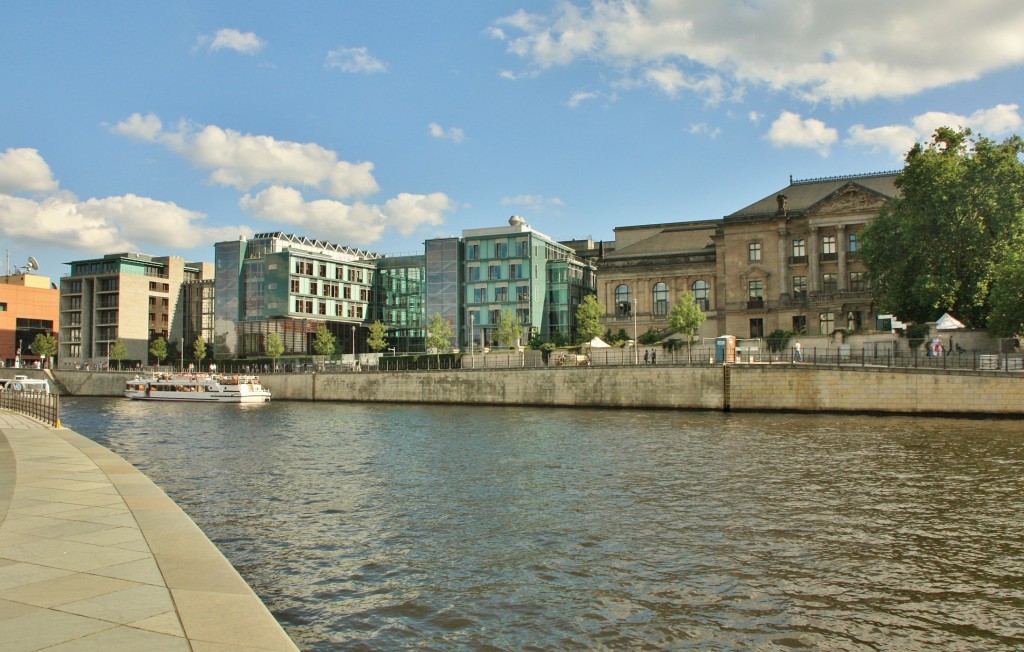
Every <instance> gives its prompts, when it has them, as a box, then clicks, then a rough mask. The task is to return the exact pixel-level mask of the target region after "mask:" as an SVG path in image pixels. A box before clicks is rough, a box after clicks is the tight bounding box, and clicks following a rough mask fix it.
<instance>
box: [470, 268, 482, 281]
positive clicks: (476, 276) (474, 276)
mask: <svg viewBox="0 0 1024 652" xmlns="http://www.w3.org/2000/svg"><path fill="white" fill-rule="evenodd" d="M469 280H471V281H479V280H480V268H479V267H477V266H475V265H474V266H473V267H470V268H469Z"/></svg>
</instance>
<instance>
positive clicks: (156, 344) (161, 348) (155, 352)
mask: <svg viewBox="0 0 1024 652" xmlns="http://www.w3.org/2000/svg"><path fill="white" fill-rule="evenodd" d="M149 354H150V355H151V356H153V357H154V358H156V362H157V364H163V363H164V359H165V358H166V357H167V340H165V339H164V338H162V337H158V338H156V339H155V340H153V341H152V342H150V343H149Z"/></svg>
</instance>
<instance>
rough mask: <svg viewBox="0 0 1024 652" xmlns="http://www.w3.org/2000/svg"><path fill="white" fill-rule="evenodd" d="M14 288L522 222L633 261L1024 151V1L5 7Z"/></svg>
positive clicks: (8, 220)
mask: <svg viewBox="0 0 1024 652" xmlns="http://www.w3.org/2000/svg"><path fill="white" fill-rule="evenodd" d="M2 17H3V22H2V24H3V27H2V31H0V33H2V38H0V61H2V62H3V63H2V64H0V88H2V89H3V97H4V101H3V102H2V103H0V232H2V237H3V245H4V249H5V250H6V251H7V252H8V253H9V257H10V265H11V267H12V268H14V267H18V266H22V265H24V264H25V261H26V260H27V258H28V256H29V255H32V256H35V257H36V258H37V259H38V260H39V261H40V263H41V267H42V269H41V270H40V272H39V273H41V274H44V275H48V276H51V277H52V278H54V279H56V278H57V277H59V276H61V275H64V274H66V273H68V271H69V268H68V267H67V266H65V265H64V264H63V263H65V262H67V261H70V260H75V259H81V258H88V257H93V256H99V255H102V254H104V253H112V252H120V251H137V252H142V253H148V254H153V255H166V254H174V255H179V256H182V257H184V258H186V259H188V260H210V261H212V259H213V243H214V242H218V241H221V240H233V239H237V238H238V236H239V235H251V234H252V233H258V232H263V231H277V230H282V231H286V232H290V233H296V234H299V235H305V236H309V237H311V238H318V239H322V240H329V241H331V242H334V243H337V244H343V245H351V246H355V247H360V248H365V249H369V250H371V251H376V252H381V253H409V252H422V242H423V241H424V240H425V239H427V238H432V237H439V236H447V235H458V234H460V233H461V232H462V230H463V229H467V228H481V227H488V226H496V225H500V224H504V223H505V222H506V221H507V219H508V217H509V216H510V215H513V214H517V215H521V216H523V217H524V218H525V219H526V220H527V222H529V223H530V224H531V225H532V226H533V227H534V228H536V229H538V230H539V231H542V232H544V233H546V234H548V235H550V236H552V237H555V238H557V239H570V238H585V237H588V236H590V237H593V238H594V239H595V240H612V239H613V238H614V233H613V229H614V228H615V227H617V226H628V225H634V224H650V223H661V222H676V221H687V220H697V219H714V218H719V217H722V216H723V215H726V214H729V213H731V212H733V211H735V210H738V209H740V208H742V207H743V206H746V205H747V204H749V203H751V202H753V201H755V200H757V199H759V198H761V197H763V196H765V195H767V194H770V193H773V192H775V191H776V190H778V189H780V188H782V187H784V186H785V185H786V184H787V183H788V180H789V176H790V175H792V176H794V177H795V178H798V179H800V178H810V177H822V176H833V175H846V174H859V173H864V172H875V171H883V170H892V169H897V168H899V167H900V166H901V165H902V155H903V154H904V153H905V152H906V150H907V149H908V148H909V147H910V146H911V145H912V144H913V142H915V140H924V139H927V138H928V136H929V135H930V134H931V132H932V131H933V130H934V128H935V127H937V126H941V125H946V124H949V125H957V126H969V127H971V128H973V129H974V130H975V131H976V132H980V133H982V134H984V135H986V136H989V137H992V138H995V139H997V140H1001V139H1003V138H1005V137H1006V136H1008V135H1011V134H1015V133H1016V134H1020V133H1022V131H1024V130H1022V127H1021V123H1022V109H1021V103H1022V99H1024V98H1022V92H1024V36H1022V35H1024V3H1021V2H1020V0H978V1H975V2H971V3H964V2H962V0H904V1H902V2H892V1H891V0H884V1H882V0H860V1H859V2H856V3H854V2H846V1H823V0H777V1H772V0H722V1H721V2H706V1H703V0H651V1H648V2H641V1H639V0H615V1H610V0H591V1H578V2H539V1H525V2H517V1H511V2H507V1H504V0H501V1H492V2H451V1H448V0H432V1H431V2H418V1H415V0H407V1H401V2H398V1H395V2H389V1H386V0H384V1H375V2H360V1H349V2H333V1H332V2H301V3H282V2H260V1H247V2H231V1H219V2H209V1H206V0H204V1H201V2H199V1H197V2H188V1H186V2H180V1H179V2H166V3H164V2H160V3H139V2H114V1H107V2H90V3H85V2H79V3H73V2H63V1H62V2H50V1H46V0H37V1H35V2H21V3H7V5H6V6H5V7H4V9H3V10H2Z"/></svg>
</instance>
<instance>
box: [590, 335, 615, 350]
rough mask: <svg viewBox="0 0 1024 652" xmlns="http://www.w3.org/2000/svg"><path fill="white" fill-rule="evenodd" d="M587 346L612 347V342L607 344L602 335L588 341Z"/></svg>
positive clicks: (596, 347) (593, 347)
mask: <svg viewBox="0 0 1024 652" xmlns="http://www.w3.org/2000/svg"><path fill="white" fill-rule="evenodd" d="M587 346H589V347H590V348H592V349H610V348H611V344H607V343H606V342H605V341H604V340H602V339H601V338H600V337H595V338H594V339H592V340H590V341H589V342H587Z"/></svg>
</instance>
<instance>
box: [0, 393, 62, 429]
mask: <svg viewBox="0 0 1024 652" xmlns="http://www.w3.org/2000/svg"><path fill="white" fill-rule="evenodd" d="M0 408H3V409H6V410H13V411H14V412H18V413H20V414H24V415H25V416H28V417H32V418H33V419H37V420H39V421H42V422H43V423H46V424H49V425H51V426H60V396H58V395H57V394H46V393H43V392H23V391H17V390H0Z"/></svg>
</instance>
